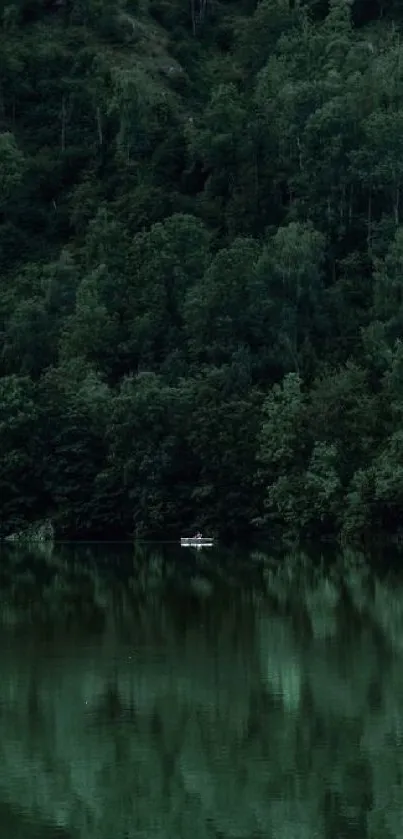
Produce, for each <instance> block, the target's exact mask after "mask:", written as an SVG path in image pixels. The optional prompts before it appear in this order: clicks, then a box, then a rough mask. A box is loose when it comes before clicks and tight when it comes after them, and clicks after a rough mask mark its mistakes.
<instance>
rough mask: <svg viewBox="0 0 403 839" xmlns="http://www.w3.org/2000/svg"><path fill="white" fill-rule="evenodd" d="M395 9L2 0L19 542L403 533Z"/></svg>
mask: <svg viewBox="0 0 403 839" xmlns="http://www.w3.org/2000/svg"><path fill="white" fill-rule="evenodd" d="M399 5H400V4H399V3H398V2H397V0H396V1H395V2H394V3H393V2H389V3H387V2H386V0H384V2H379V3H373V4H371V3H369V4H367V5H366V6H365V9H366V12H364V11H363V5H362V4H360V3H359V2H357V3H353V4H350V3H346V2H344V0H331V2H330V3H329V4H325V3H305V4H303V3H298V2H295V3H289V2H288V0H287V2H286V0H262V2H260V3H259V4H258V5H257V6H255V5H254V4H251V3H249V4H248V3H247V2H246V1H245V2H243V3H242V2H241V0H239V2H234V3H229V2H227V3H225V2H221V3H217V4H215V5H214V6H212V5H211V6H210V5H209V4H208V2H207V3H203V4H200V7H199V6H197V8H196V6H195V5H194V4H191V5H189V7H186V4H185V5H184V4H183V3H179V2H174V3H169V4H167V3H165V2H163V0H150V3H149V5H148V6H147V4H140V3H136V2H134V0H133V2H129V0H128V2H123V0H122V2H121V3H113V4H111V3H108V2H107V0H105V2H102V3H100V2H97V0H80V2H74V3H72V2H71V3H68V2H66V3H63V2H62V3H53V4H52V3H47V4H44V3H43V2H39V0H37V2H24V1H23V0H21V2H14V3H13V2H10V3H8V4H7V5H6V4H4V3H1V4H0V11H1V14H2V28H1V32H0V37H1V49H0V268H1V277H2V282H1V288H0V333H1V345H0V374H1V378H0V493H1V499H2V501H1V510H0V515H1V521H0V529H1V534H2V535H6V534H7V533H9V532H12V531H15V530H16V529H18V528H20V527H23V526H24V524H25V523H26V522H32V521H35V520H37V519H41V518H44V517H47V516H50V517H51V518H52V520H53V522H54V524H55V527H56V532H57V533H58V535H61V536H89V535H92V536H102V535H105V534H108V535H114V536H123V535H127V534H132V533H135V532H136V533H142V534H157V533H158V534H168V533H175V534H177V533H178V532H179V531H180V532H182V531H186V530H191V529H193V528H194V527H200V528H202V529H204V530H206V531H211V532H214V533H225V534H226V535H228V536H231V537H233V538H235V537H240V536H242V535H246V534H250V533H251V532H252V531H258V532H263V531H265V530H267V529H268V528H271V527H273V526H274V525H275V524H278V525H280V526H281V527H284V526H286V527H287V529H291V530H293V531H296V530H301V529H303V530H305V531H308V532H310V533H317V532H325V533H327V534H341V533H342V534H343V535H344V536H346V537H348V536H356V535H359V534H362V533H364V532H367V531H371V530H374V529H377V530H379V529H383V528H388V529H395V528H397V527H398V524H399V519H400V516H401V512H402V508H403V430H402V414H403V378H402V372H403V366H402V365H403V348H402V344H401V336H402V327H403V296H402V287H403V286H402V281H403V226H402V224H401V221H402V219H401V216H402V211H403V206H402V201H403V196H402V190H403V47H402V44H401V33H400V30H399V24H400V18H399V13H400V11H401V10H400V9H399ZM196 12H197V14H196ZM195 15H196V17H195Z"/></svg>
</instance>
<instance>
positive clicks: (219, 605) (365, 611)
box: [0, 546, 403, 839]
mask: <svg viewBox="0 0 403 839" xmlns="http://www.w3.org/2000/svg"><path fill="white" fill-rule="evenodd" d="M191 554H192V552H191V551H187V552H185V553H184V554H182V553H180V549H177V551H176V553H175V552H170V551H168V550H167V549H166V548H163V549H162V548H160V547H158V546H148V547H147V548H143V547H141V546H136V547H135V548H134V549H133V547H129V548H127V549H124V550H123V549H122V547H121V546H120V547H119V546H118V547H116V546H115V547H114V546H109V547H106V546H102V547H101V548H95V547H89V546H85V547H84V546H80V547H74V546H57V547H56V548H55V549H54V550H53V551H46V550H42V549H37V550H36V551H32V550H30V551H28V550H26V549H23V548H22V547H12V548H7V550H6V549H5V548H4V547H3V548H2V550H1V563H0V573H1V575H2V586H1V603H0V620H1V627H0V634H1V644H0V676H1V678H0V734H1V736H0V757H1V760H0V814H1V818H2V827H3V830H4V831H5V833H6V834H7V835H10V836H18V837H21V839H31V837H32V839H42V837H44V838H45V839H56V837H58V839H92V837H93V838H94V839H104V838H105V839H110V837H111V836H113V837H114V839H128V837H136V839H137V838H138V837H152V839H166V837H172V836H175V837H178V839H181V837H184V839H188V837H190V836H192V837H193V836H195V837H197V839H220V837H221V838H222V839H223V838H224V837H225V839H244V838H245V839H250V837H251V836H253V837H256V839H263V837H267V836H269V837H275V838H276V839H287V837H291V836H292V837H293V839H312V837H315V839H334V837H336V836H343V837H344V839H400V837H401V810H402V795H403V794H402V788H401V783H400V778H401V774H402V769H403V767H402V749H401V745H402V732H403V704H402V696H403V694H402V691H403V677H402V666H401V657H402V652H403V646H402V638H403V609H402V603H403V592H402V580H401V577H400V578H399V577H395V576H394V575H393V574H392V573H391V572H390V573H388V574H387V575H386V574H385V572H384V567H385V565H386V563H385V562H383V563H382V567H383V575H382V576H380V575H379V574H377V573H374V571H373V570H372V571H371V572H370V570H369V567H368V565H367V563H366V562H365V561H364V558H363V556H361V555H360V554H357V553H352V552H351V551H344V552H343V553H342V554H339V555H338V556H335V557H332V558H329V557H328V556H323V557H318V558H317V559H316V561H314V560H313V559H312V558H311V557H310V556H309V555H307V554H305V553H304V552H302V551H294V552H290V553H289V554H283V555H282V557H281V561H280V562H279V557H278V556H274V555H273V556H271V555H270V554H268V553H265V554H262V553H259V554H258V553H256V552H255V553H254V554H249V555H248V554H245V556H244V557H243V558H242V557H236V556H234V555H232V554H230V553H228V555H227V554H225V553H220V554H219V553H217V555H216V552H215V551H214V552H213V554H212V555H211V559H210V554H209V553H208V552H207V553H206V554H205V555H204V556H202V555H201V554H200V555H197V554H196V555H195V558H194V559H192V557H191ZM186 558H188V559H189V571H188V572H187V571H186V567H187V559H186ZM218 560H220V561H218ZM227 561H228V563H229V565H230V566H231V567H232V568H233V567H234V562H236V563H238V567H239V574H238V578H237V582H235V581H234V584H233V585H232V583H231V580H230V578H229V577H227V576H224V575H223V576H222V577H220V574H221V570H222V568H223V565H225V563H226V562H227ZM242 564H244V566H245V567H246V568H247V575H248V577H247V579H248V583H247V584H244V585H241V584H240V580H241V576H240V574H241V568H242ZM190 568H191V569H192V570H191V571H190ZM251 568H252V569H255V572H256V573H254V574H251ZM220 569H221V570H220ZM7 575H8V577H7ZM173 577H175V583H174V584H173V583H172V579H173ZM7 580H8V582H7Z"/></svg>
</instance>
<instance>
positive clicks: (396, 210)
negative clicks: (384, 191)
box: [393, 183, 400, 227]
mask: <svg viewBox="0 0 403 839" xmlns="http://www.w3.org/2000/svg"><path fill="white" fill-rule="evenodd" d="M393 211H394V216H395V225H396V227H399V219H400V183H398V184H397V185H396V191H395V203H394V208H393Z"/></svg>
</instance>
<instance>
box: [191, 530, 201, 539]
mask: <svg viewBox="0 0 403 839" xmlns="http://www.w3.org/2000/svg"><path fill="white" fill-rule="evenodd" d="M193 538H194V539H203V536H202V534H201V533H200V530H198V531H197V533H196V536H194V537H193Z"/></svg>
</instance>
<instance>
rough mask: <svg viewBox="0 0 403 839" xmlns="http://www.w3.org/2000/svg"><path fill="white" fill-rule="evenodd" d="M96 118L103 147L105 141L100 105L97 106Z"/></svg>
mask: <svg viewBox="0 0 403 839" xmlns="http://www.w3.org/2000/svg"><path fill="white" fill-rule="evenodd" d="M96 120H97V132H98V143H99V145H100V146H101V147H102V146H103V142H104V138H103V133H102V117H101V109H100V107H99V105H98V106H97V109H96Z"/></svg>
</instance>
